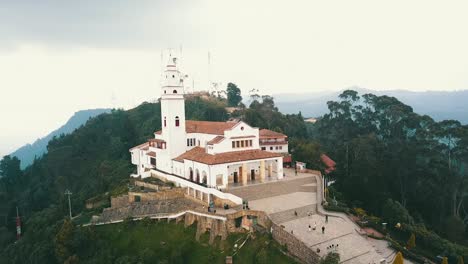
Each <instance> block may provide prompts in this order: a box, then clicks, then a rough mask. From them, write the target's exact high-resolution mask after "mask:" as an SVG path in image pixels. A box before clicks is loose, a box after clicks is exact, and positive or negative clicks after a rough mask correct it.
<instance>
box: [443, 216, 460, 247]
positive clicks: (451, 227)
mask: <svg viewBox="0 0 468 264" xmlns="http://www.w3.org/2000/svg"><path fill="white" fill-rule="evenodd" d="M444 229H445V234H446V235H447V238H448V239H449V240H452V241H456V242H460V241H462V240H463V234H464V233H465V224H464V223H463V220H462V219H460V217H458V216H450V217H449V218H447V220H446V221H445V228H444Z"/></svg>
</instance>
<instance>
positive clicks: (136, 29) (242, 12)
mask: <svg viewBox="0 0 468 264" xmlns="http://www.w3.org/2000/svg"><path fill="white" fill-rule="evenodd" d="M280 3H281V4H280ZM467 11H468V1H429V0H423V1H415V0H412V1H408V0H406V1H403V0H401V1H400V0H392V1H376V0H369V1H360V0H353V1H349V0H344V1H333V0H328V1H323V0H322V1H311V0H307V1H271V0H270V1H240V0H236V1H220V0H217V1H193V0H192V1H176V0H172V1H130V0H128V1H123V0H108V1H98V0H89V1H83V0H81V1H65V0H55V1H53V0H41V1H38V0H29V1H25V0H11V1H8V0H6V1H5V0H0V121H1V124H2V126H1V129H0V155H5V154H7V153H9V152H10V151H13V150H14V149H16V148H17V147H19V146H20V145H23V144H24V143H27V142H32V141H34V140H35V139H37V138H38V137H41V136H44V135H46V134H47V133H48V132H50V131H51V130H53V129H56V128H58V127H59V126H60V125H62V124H63V123H65V121H66V120H67V119H68V118H69V117H70V116H71V115H72V114H73V113H74V112H75V111H78V110H81V109H88V108H98V107H123V108H131V107H134V106H136V105H138V104H139V103H141V102H143V101H145V100H146V101H150V100H153V99H155V98H158V97H159V94H160V93H159V74H160V65H161V61H160V53H161V50H163V49H167V48H174V49H175V50H179V49H180V47H182V52H183V57H182V59H183V65H184V66H185V67H184V70H185V72H186V73H187V74H189V75H190V76H192V77H193V78H194V83H195V89H197V90H198V89H203V88H206V86H207V83H208V82H207V80H208V76H209V74H208V72H209V71H208V68H209V67H208V55H207V54H208V51H210V53H211V67H210V68H211V74H210V75H211V79H212V80H216V81H219V82H221V83H223V84H224V85H225V84H226V83H227V82H229V81H232V82H235V83H237V84H238V85H239V86H240V88H241V89H242V90H243V91H244V92H247V90H249V89H252V88H256V89H259V90H260V92H261V93H268V94H272V93H281V92H298V93H299V92H309V91H316V92H320V91H326V90H340V89H343V88H346V87H349V86H354V85H357V86H362V87H366V88H370V89H377V90H385V89H410V90H457V89H466V88H468V48H467V47H468V34H466V30H467V26H468V16H467V15H466V14H467Z"/></svg>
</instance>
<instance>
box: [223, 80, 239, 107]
mask: <svg viewBox="0 0 468 264" xmlns="http://www.w3.org/2000/svg"><path fill="white" fill-rule="evenodd" d="M226 93H227V102H228V106H238V105H239V103H240V102H241V101H242V96H241V90H240V89H239V87H237V85H235V84H234V83H228V85H227V89H226Z"/></svg>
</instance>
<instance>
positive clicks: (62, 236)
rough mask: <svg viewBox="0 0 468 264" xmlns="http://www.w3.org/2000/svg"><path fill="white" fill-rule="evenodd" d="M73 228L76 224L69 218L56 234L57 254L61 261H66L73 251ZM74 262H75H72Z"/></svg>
mask: <svg viewBox="0 0 468 264" xmlns="http://www.w3.org/2000/svg"><path fill="white" fill-rule="evenodd" d="M73 230H74V225H73V223H72V222H71V221H70V220H69V219H66V220H65V221H64V222H63V225H62V227H61V228H60V230H59V232H58V233H57V235H56V236H55V239H54V242H55V255H56V256H57V259H58V260H59V261H60V262H64V261H65V260H67V259H68V258H69V257H70V256H71V254H72V252H71V243H72V237H73ZM71 263H74V262H71Z"/></svg>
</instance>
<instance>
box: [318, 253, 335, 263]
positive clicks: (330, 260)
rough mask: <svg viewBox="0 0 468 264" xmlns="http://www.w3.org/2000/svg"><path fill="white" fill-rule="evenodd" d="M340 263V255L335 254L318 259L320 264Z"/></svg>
mask: <svg viewBox="0 0 468 264" xmlns="http://www.w3.org/2000/svg"><path fill="white" fill-rule="evenodd" d="M338 263H340V254H338V253H335V252H330V253H328V254H327V255H326V256H325V257H323V258H322V259H320V264H338Z"/></svg>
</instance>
